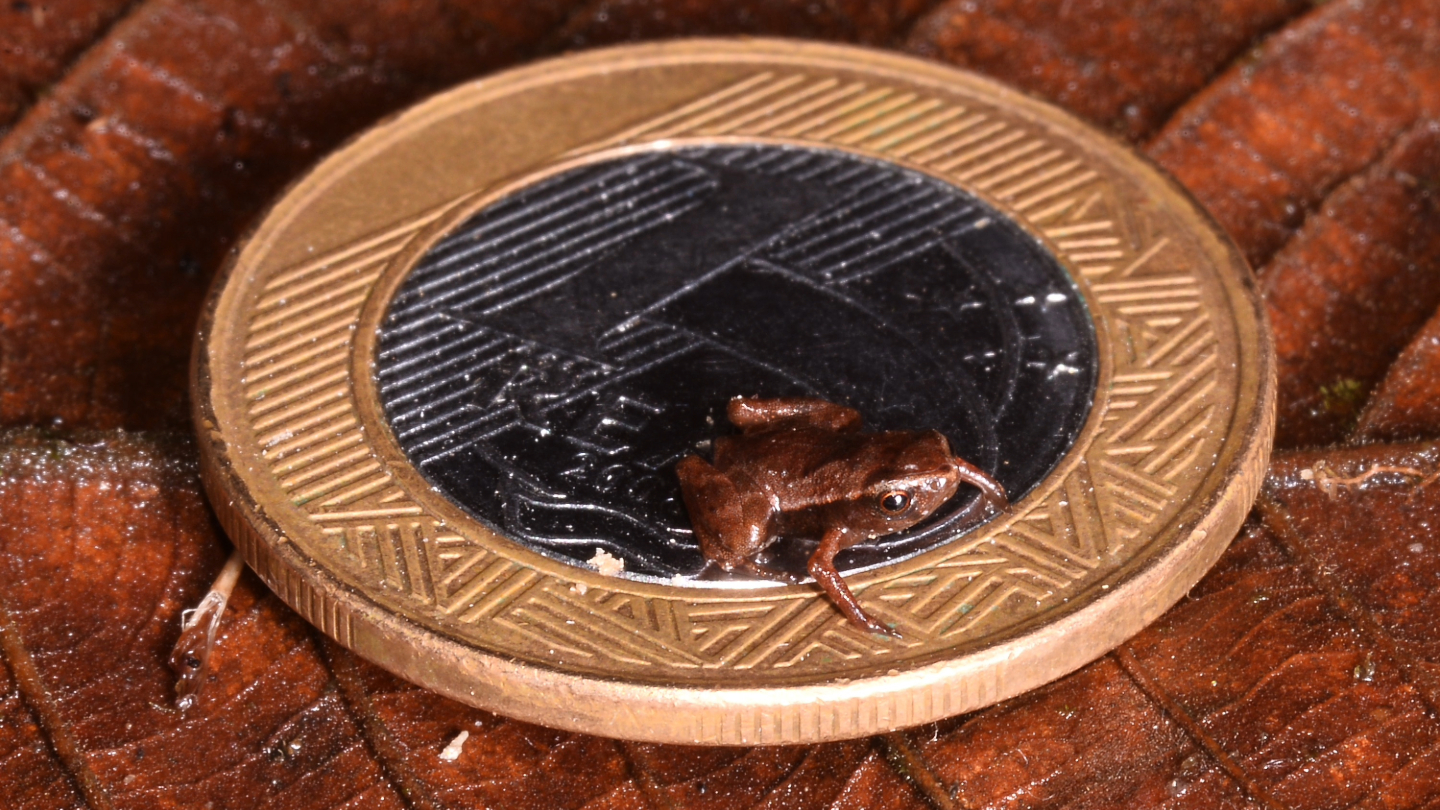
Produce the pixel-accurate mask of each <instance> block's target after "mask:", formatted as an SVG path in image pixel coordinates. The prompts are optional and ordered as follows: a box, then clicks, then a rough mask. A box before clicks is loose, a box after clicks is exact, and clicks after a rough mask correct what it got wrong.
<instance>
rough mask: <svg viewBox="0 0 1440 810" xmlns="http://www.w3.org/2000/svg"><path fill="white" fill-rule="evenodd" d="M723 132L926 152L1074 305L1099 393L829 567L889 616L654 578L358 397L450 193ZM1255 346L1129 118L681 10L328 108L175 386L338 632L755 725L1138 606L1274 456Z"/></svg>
mask: <svg viewBox="0 0 1440 810" xmlns="http://www.w3.org/2000/svg"><path fill="white" fill-rule="evenodd" d="M722 140H723V141H729V142H741V143H746V142H773V143H781V144H800V145H806V146H811V147H823V148H829V149H837V150H841V151H845V152H849V153H852V154H857V155H863V156H867V157H871V158H878V159H880V160H886V161H890V162H893V163H896V164H899V165H902V166H906V167H909V168H912V169H915V170H918V171H921V172H925V173H927V174H930V175H933V176H935V177H938V178H941V179H943V180H945V181H947V182H950V183H952V184H954V185H956V186H958V187H960V188H962V189H964V190H965V191H967V192H969V193H971V194H974V195H976V196H978V197H980V198H982V199H984V200H986V201H988V202H989V203H990V204H991V205H993V206H994V207H995V208H997V209H999V210H1000V211H1001V212H1003V213H1004V214H1005V215H1007V216H1009V217H1011V218H1012V219H1014V220H1015V222H1017V223H1018V224H1019V225H1020V226H1021V227H1023V228H1024V229H1026V230H1027V231H1028V232H1029V233H1030V234H1031V235H1033V236H1034V237H1035V238H1036V239H1037V240H1039V242H1040V243H1041V244H1042V245H1043V246H1044V247H1045V248H1046V249H1047V250H1048V251H1050V252H1051V253H1052V254H1053V255H1054V256H1055V257H1057V259H1058V261H1059V263H1060V264H1061V265H1062V266H1063V267H1064V268H1065V269H1066V270H1067V271H1068V272H1069V273H1070V274H1071V276H1072V277H1073V278H1074V279H1075V281H1076V284H1077V286H1078V288H1079V289H1080V290H1081V292H1082V294H1083V296H1084V298H1085V302H1086V304H1087V305H1088V307H1089V309H1090V312H1091V316H1092V318H1093V320H1094V323H1095V327H1096V332H1097V337H1098V347H1099V354H1100V361H1099V366H1100V369H1099V375H1098V383H1097V389H1096V394H1095V402H1094V405H1093V408H1092V411H1091V413H1090V416H1089V417H1088V421H1087V422H1086V423H1085V425H1084V427H1083V429H1082V430H1081V433H1080V435H1079V437H1078V439H1077V440H1076V442H1075V444H1074V445H1073V447H1072V448H1071V449H1070V451H1069V452H1068V453H1067V454H1066V455H1065V456H1064V458H1063V459H1062V461H1061V462H1060V463H1059V464H1058V465H1057V466H1056V468H1055V469H1054V470H1053V471H1052V472H1051V473H1050V474H1049V475H1048V477H1046V478H1045V479H1044V480H1043V481H1042V482H1041V483H1040V484H1039V485H1038V486H1037V487H1036V488H1035V489H1034V490H1033V491H1032V492H1031V493H1029V494H1028V495H1027V496H1026V497H1025V498H1024V499H1023V500H1022V501H1021V502H1019V503H1017V504H1014V505H1013V506H1012V508H1011V509H1010V510H1009V511H1008V512H1007V513H1006V514H1004V515H1003V516H1001V517H1000V518H998V519H996V520H993V521H991V522H990V523H989V524H986V525H985V526H984V527H982V528H981V529H979V530H977V531H974V532H971V533H969V534H966V535H964V536H963V537H961V538H959V539H957V540H955V541H952V542H949V543H946V544H943V545H941V546H940V547H938V548H934V549H931V550H929V551H926V552H924V553H921V554H919V555H917V556H914V557H912V558H909V559H906V560H903V561H901V562H898V563H895V564H892V565H886V566H881V567H879V568H875V569H872V570H868V571H864V572H861V573H857V574H853V575H850V576H848V577H847V581H848V582H849V584H850V586H851V587H852V588H853V589H854V590H855V591H856V592H857V593H858V594H859V597H860V599H861V601H862V603H863V604H865V605H866V607H867V609H868V610H871V611H873V612H875V613H877V614H879V615H881V616H882V617H883V618H884V620H886V621H889V622H892V623H894V624H895V625H896V626H897V627H899V628H900V629H901V630H902V632H903V633H904V635H905V640H904V642H901V643H897V642H893V641H889V640H885V639H879V638H874V637H870V636H867V635H866V634H864V633H862V632H860V631H858V630H856V629H855V628H853V627H852V626H850V625H848V624H847V623H846V622H845V620H844V619H843V618H842V617H841V616H840V615H839V613H838V612H836V611H835V610H834V609H833V608H832V607H831V606H830V604H829V603H828V602H827V601H825V599H824V598H823V596H822V595H821V594H820V593H819V591H818V589H815V588H813V587H804V586H789V587H768V588H761V589H754V590H733V589H724V590H722V589H712V588H696V587H679V586H668V585H664V584H656V583H653V582H643V581H638V580H633V579H628V578H623V577H615V576H605V575H602V574H601V573H600V572H598V571H595V570H589V569H586V568H582V567H580V566H576V565H569V564H566V563H563V562H561V561H559V560H556V559H552V558H549V557H546V556H542V555H540V554H538V553H535V552H533V551H530V550H528V549H526V548H525V547H523V546H522V545H520V544H519V543H516V542H513V541H511V540H509V539H507V538H505V537H501V536H498V535H497V534H495V533H494V532H493V531H491V530H490V529H488V528H486V527H485V526H484V525H482V524H481V523H480V522H479V521H476V520H474V519H473V518H471V517H469V516H468V515H467V514H466V513H465V512H464V511H463V510H461V509H460V508H459V507H458V506H456V505H455V504H453V503H451V502H450V501H449V500H447V499H446V498H444V497H443V496H441V495H440V494H438V493H437V492H435V491H433V490H432V489H431V488H430V487H429V485H428V484H426V482H425V480H424V479H423V478H422V477H421V476H420V475H419V473H418V472H417V471H416V470H415V469H414V468H413V467H411V466H410V464H409V463H408V462H407V461H406V458H405V456H404V454H403V453H402V452H401V451H400V449H399V447H398V445H397V443H396V440H395V438H394V437H393V436H392V435H391V433H390V430H389V428H388V426H387V424H386V423H385V421H384V419H383V418H382V413H381V410H380V407H379V405H378V400H377V395H376V392H375V383H374V381H373V378H372V364H373V358H374V351H375V342H376V337H375V332H376V330H377V327H378V325H379V320H380V318H381V316H382V315H383V313H384V308H385V304H386V302H387V300H388V296H389V295H390V294H391V293H392V292H393V291H394V289H395V287H396V286H397V285H398V283H399V282H400V280H401V279H403V277H404V275H405V273H406V272H407V271H408V270H409V269H410V268H411V267H412V266H413V265H414V263H415V262H416V261H417V259H418V258H419V256H420V255H422V254H423V252H424V251H425V250H426V249H427V248H428V247H429V246H430V245H433V244H434V243H435V241H436V240H437V239H438V238H439V237H440V236H441V235H442V234H443V233H444V232H445V231H446V230H447V229H448V228H449V227H451V226H453V225H454V224H456V223H457V222H459V221H461V219H463V218H464V217H465V216H466V215H468V214H470V213H473V212H474V211H476V210H477V209H478V208H480V207H483V206H484V205H485V204H487V203H488V202H489V201H492V200H494V199H497V198H498V197H500V196H503V195H504V194H506V193H507V192H509V191H511V190H514V189H517V188H523V187H525V186H526V185H528V184H530V183H532V182H534V181H535V179H536V178H543V177H545V176H548V175H550V174H553V173H554V172H556V171H558V170H559V169H560V168H562V167H564V166H568V165H576V164H579V163H584V162H587V161H592V160H596V159H599V158H601V157H603V156H606V155H615V154H623V153H625V152H626V151H627V150H629V151H633V150H645V149H663V148H668V147H670V146H673V145H675V144H683V143H714V142H717V141H722ZM1274 373H1275V372H1274V359H1273V353H1272V349H1271V347H1270V345H1269V338H1268V330H1267V329H1266V326H1265V323H1264V315H1263V311H1262V309H1261V307H1260V304H1259V299H1258V296H1257V295H1256V292H1255V289H1254V285H1253V279H1252V277H1251V274H1250V271H1249V270H1248V268H1247V267H1246V265H1245V262H1244V260H1243V259H1242V258H1241V256H1240V255H1239V253H1238V252H1237V251H1236V249H1235V248H1234V247H1233V246H1232V245H1231V243H1230V242H1229V241H1228V239H1227V238H1226V237H1225V236H1224V235H1223V234H1222V233H1221V232H1220V230H1219V229H1218V228H1217V226H1216V225H1215V224H1214V223H1213V222H1212V221H1211V220H1210V219H1209V218H1208V217H1207V216H1206V215H1205V214H1204V213H1203V212H1202V211H1201V210H1200V209H1199V207H1198V206H1197V205H1196V204H1195V203H1194V202H1193V201H1192V200H1191V199H1190V198H1189V196H1188V195H1187V194H1186V193H1185V192H1184V191H1183V190H1182V189H1180V188H1179V187H1178V185H1176V184H1175V183H1174V182H1173V181H1172V180H1170V179H1168V178H1167V177H1166V176H1164V175H1163V174H1162V173H1161V172H1159V171H1158V170H1157V169H1156V168H1154V167H1153V166H1152V165H1150V164H1149V163H1148V162H1147V161H1145V160H1144V159H1142V158H1140V157H1138V156H1137V155H1136V154H1135V153H1133V152H1132V151H1131V150H1130V149H1128V148H1127V147H1125V146H1123V145H1120V144H1117V143H1116V142H1114V141H1112V140H1111V139H1109V138H1108V137H1105V136H1103V135H1100V134H1097V133H1096V132H1095V131H1094V130H1092V129H1091V128H1089V127H1088V126H1087V125H1084V124H1082V123H1081V122H1079V121H1077V120H1076V119H1075V118H1073V117H1072V116H1070V115H1068V114H1066V113H1064V112H1062V111H1060V110H1057V109H1055V108H1054V107H1051V106H1048V105H1046V104H1044V103H1041V102H1038V101H1036V100H1034V99H1031V98H1029V97H1027V96H1024V95H1022V94H1020V93H1018V92H1015V91H1013V90H1010V89H1008V88H1006V87H1004V86H1002V85H999V84H997V83H995V82H992V81H989V80H987V79H984V78H981V77H978V76H974V75H971V74H969V73H966V72H963V71H959V70H955V69H951V68H948V67H943V66H940V65H937V64H932V63H929V62H924V61H920V60H916V59H912V58H908V57H903V56H898V55H893V54H887V53H880V52H875V51H869V50H862V49H857V48H850V47H841V46H833V45H825V44H816V43H808V42H788V41H774V40H696V41H680V42H671V43H665V44H658V45H643V46H634V47H622V48H615V49H608V50H600V51H593V52H587V53H582V54H579V55H574V56H567V57H563V58H559V59H555V60H552V61H548V62H543V63H539V64H535V65H531V66H527V67H524V68H521V69H518V70H513V71H510V72H507V73H503V74H500V75H497V76H493V77H489V78H485V79H483V80H480V81H476V82H473V83H470V84H466V85H463V86H460V87H458V88H456V89H453V90H451V91H449V92H446V93H443V94H441V95H439V96H436V97H434V98H431V99H429V100H428V101H425V102H423V103H421V104H419V105H417V106H415V107H413V108H411V109H409V110H407V111H405V112H403V113H401V114H399V115H397V116H395V117H393V118H391V119H389V120H388V121H386V122H384V123H382V124H381V125H379V126H377V127H375V128H374V129H372V130H370V131H368V132H366V133H364V134H362V135H361V136H359V137H357V138H356V139H354V140H353V141H351V142H350V143H349V144H348V145H346V146H345V147H344V148H342V149H340V150H339V151H338V152H336V153H335V154H333V155H331V156H330V157H329V158H327V159H326V160H324V161H323V162H322V163H320V164H319V166H317V167H316V168H315V169H314V170H313V171H311V172H310V173H309V174H308V175H307V176H306V177H304V178H303V179H302V180H301V181H300V182H298V183H297V184H296V185H294V186H293V187H292V188H291V189H290V190H289V192H288V193H287V194H286V195H285V196H284V197H283V198H282V199H281V200H279V201H278V202H277V203H276V204H275V205H274V207H273V208H272V209H271V210H270V211H269V213H268V214H267V216H266V217H265V218H264V219H263V221H262V222H261V223H260V224H259V225H258V227H256V229H255V230H254V231H253V233H251V234H250V236H249V237H248V239H247V240H246V242H245V243H244V245H243V247H242V248H241V249H240V250H239V251H238V252H237V254H236V256H235V257H234V259H233V260H232V262H231V264H230V265H229V267H228V269H227V270H226V271H225V273H224V275H223V277H222V278H221V280H220V281H219V282H218V283H217V285H216V288H215V292H214V294H213V295H212V297H211V300H210V302H209V305H208V307H207V309H206V312H205V314H204V316H203V319H202V322H201V326H200V334H199V339H198V342H197V347H196V354H195V365H194V375H193V376H194V380H193V384H194V402H195V419H196V424H197V429H198V432H199V437H200V449H201V457H202V474H203V477H204V481H205V485H206V488H207V490H208V492H209V494H210V497H211V499H212V503H213V504H214V505H215V508H216V511H217V513H218V514H219V516H220V519H221V522H222V523H223V525H224V526H225V528H226V530H227V531H228V532H229V534H230V536H231V537H232V538H233V539H234V541H235V543H236V544H237V546H238V547H239V548H240V549H241V551H242V552H243V554H244V557H245V559H246V561H247V562H248V563H249V565H250V566H251V568H253V569H254V570H255V571H256V572H257V573H258V574H259V575H260V577H261V578H262V579H263V580H264V581H265V582H266V584H267V585H269V587H271V588H272V589H274V591H275V592H276V593H277V594H279V596H280V597H281V598H282V599H284V600H285V601H286V602H287V603H288V604H289V605H290V606H291V607H293V608H294V609H295V610H296V611H298V612H299V613H300V614H301V615H303V616H304V617H305V618H306V619H308V620H309V621H310V622H312V623H313V624H315V625H316V626H317V627H319V628H320V629H321V630H323V631H324V632H325V633H326V634H328V635H329V636H330V637H332V638H334V639H335V640H336V641H337V642H339V643H340V644H342V645H344V646H345V647H347V648H350V649H352V650H354V651H355V652H357V653H359V654H360V655H362V656H364V657H365V658H367V659H370V660H371V661H374V662H376V663H377V664H379V665H381V666H383V667H385V668H386V669H389V670H390V671H392V672H394V673H396V674H398V675H400V676H401V677H404V678H407V679H409V680H411V681H414V682H416V683H418V684H421V685H423V686H426V687H428V688H430V689H433V690H435V691H437V692H440V693H442V694H444V695H447V696H449V697H451V698H454V699H456V700H459V701H462V702H464V703H468V704H471V705H475V706H479V707H482V708H486V709H490V710H494V711H497V712H500V713H503V714H506V715H509V716H512V717H516V718H520V719H523V720H527V721H531V722H535V723H540V724H544V725H548V726H554V727H558V728H563V729H569V730H574V731H579V732H586V733H593V734H601V735H606V736H611V737H621V738H629V739H637V740H649V741H656V742H669V743H706V744H721V745H742V744H747V745H748V744H781V743H807V742H817V741H825V740H834V739H842V738H852V737H858V736H863V735H869V734H874V733H880V732H886V731H891V730H894V729H897V728H902V727H906V726H912V725H917V724H920V723H925V722H929V721H933V720H937V719H940V718H943V717H947V716H951V715H955V714H959V713H962V712H966V711H970V710H973V709H976V708H979V707H982V706H985V705H988V704H990V703H993V702H995V701H999V700H1002V699H1005V698H1008V697H1011V696H1014V695H1017V694H1019V693H1021V692H1023V691H1026V690H1028V689H1031V688H1034V687H1036V686H1039V685H1041V684H1044V683H1046V682H1048V681H1050V680H1053V679H1055V678H1057V677H1060V676H1061V675H1064V674H1066V673H1069V672H1071V671H1074V670H1075V669H1077V668H1079V667H1081V666H1083V665H1084V664H1086V663H1087V662H1089V661H1092V660H1094V659H1095V658H1097V657H1099V656H1101V655H1103V654H1104V653H1106V652H1107V651H1109V650H1111V649H1113V648H1114V647H1116V646H1117V645H1119V644H1120V643H1122V642H1123V641H1124V640H1126V639H1127V638H1129V637H1130V636H1131V635H1133V634H1134V633H1136V632H1138V631H1139V630H1140V629H1141V628H1142V627H1144V626H1145V625H1146V624H1147V623H1149V622H1150V621H1152V620H1154V619H1155V618H1156V617H1158V616H1159V615H1160V614H1161V613H1162V612H1163V611H1165V610H1166V609H1167V608H1168V607H1169V606H1170V605H1172V604H1173V603H1175V602H1176V601H1177V600H1178V599H1179V598H1180V597H1181V596H1182V595H1183V594H1184V593H1185V592H1186V591H1187V590H1188V589H1189V588H1190V587H1191V586H1192V585H1193V584H1194V583H1195V582H1196V581H1197V580H1198V579H1199V578H1200V577H1201V576H1202V575H1203V574H1204V572H1205V571H1206V570H1207V569H1208V568H1209V567H1210V566H1211V565H1212V564H1213V563H1214V562H1215V560H1216V559H1217V558H1218V557H1219V555H1220V553H1221V552H1222V551H1223V550H1224V548H1225V547H1226V545H1227V544H1228V542H1229V540H1230V538H1231V537H1233V536H1234V534H1235V532H1236V531H1237V530H1238V528H1239V527H1240V525H1241V522H1242V520H1243V518H1244V516H1245V514H1246V512H1247V511H1248V509H1249V506H1250V503H1251V502H1252V500H1253V498H1254V496H1255V494H1256V492H1257V490H1258V487H1259V484H1260V481H1261V478H1262V476H1263V471H1264V469H1265V466H1266V463H1267V461H1268V456H1269V448H1270V443H1271V438H1272V434H1273V427H1274V399H1275V381H1274ZM557 617H562V618H563V621H562V620H561V619H560V618H557Z"/></svg>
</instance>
